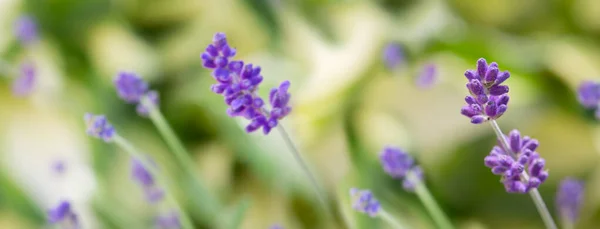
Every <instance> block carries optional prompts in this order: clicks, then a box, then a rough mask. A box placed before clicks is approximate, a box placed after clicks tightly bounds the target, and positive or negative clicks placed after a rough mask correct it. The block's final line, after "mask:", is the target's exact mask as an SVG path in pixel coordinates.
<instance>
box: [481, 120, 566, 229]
mask: <svg viewBox="0 0 600 229" xmlns="http://www.w3.org/2000/svg"><path fill="white" fill-rule="evenodd" d="M490 124H491V125H492V129H494V132H495V133H496V136H497V137H498V139H499V140H500V142H501V143H502V147H503V148H504V150H505V151H506V152H508V153H509V154H510V155H511V156H512V157H516V156H517V155H516V152H512V151H511V150H510V145H509V144H508V141H507V140H506V138H505V137H504V133H502V130H501V129H500V126H498V123H497V122H496V120H490ZM522 178H523V179H524V180H525V181H528V180H529V175H528V174H527V171H525V172H524V173H523V175H522ZM529 196H531V199H532V200H533V203H534V204H535V207H536V208H537V210H538V212H539V213H540V216H541V217H542V220H543V221H544V224H545V225H546V228H548V229H557V228H558V227H556V223H554V219H552V215H551V214H550V211H548V207H546V203H545V202H544V199H542V196H541V195H540V192H539V191H538V190H537V188H533V189H531V190H530V191H529Z"/></svg>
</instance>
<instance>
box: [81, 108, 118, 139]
mask: <svg viewBox="0 0 600 229" xmlns="http://www.w3.org/2000/svg"><path fill="white" fill-rule="evenodd" d="M84 120H85V123H86V124H87V131H86V132H87V134H88V135H90V136H92V137H96V138H100V139H103V140H104V141H105V142H110V141H112V138H113V136H114V135H115V129H114V128H113V126H112V125H111V124H110V123H109V122H108V120H107V119H106V117H105V116H104V115H93V114H90V113H86V114H85V115H84Z"/></svg>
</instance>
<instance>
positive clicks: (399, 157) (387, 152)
mask: <svg viewBox="0 0 600 229" xmlns="http://www.w3.org/2000/svg"><path fill="white" fill-rule="evenodd" d="M379 159H380V160H381V164H382V166H383V170H384V171H385V172H386V173H387V174H389V175H390V176H391V177H392V178H394V179H402V180H403V181H402V186H403V187H404V189H405V190H407V191H410V192H412V191H414V189H415V185H416V184H415V183H414V182H413V181H411V180H410V179H408V178H407V176H408V174H409V173H411V174H412V175H414V177H416V178H417V179H419V180H423V170H422V169H421V167H420V166H418V165H415V160H414V159H413V158H412V157H411V156H410V155H409V154H408V153H406V152H404V151H403V150H401V149H399V148H395V147H390V146H388V147H385V148H383V150H382V151H381V154H380V156H379Z"/></svg>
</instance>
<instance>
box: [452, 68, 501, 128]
mask: <svg viewBox="0 0 600 229" xmlns="http://www.w3.org/2000/svg"><path fill="white" fill-rule="evenodd" d="M465 77H467V80H468V81H469V82H468V83H467V89H469V92H470V93H471V95H469V96H467V97H465V102H467V105H465V106H463V107H462V109H461V114H462V115H464V116H467V117H469V118H470V119H471V123H473V124H481V123H483V122H486V121H488V120H495V119H498V118H500V117H501V116H502V115H503V114H504V112H506V109H507V108H508V100H509V96H508V94H507V93H508V90H509V89H508V86H506V85H502V83H503V82H504V81H506V80H507V79H508V78H509V77H510V73H509V72H508V71H504V72H500V70H499V69H498V64H496V62H492V63H491V64H489V65H488V64H487V62H486V61H485V59H483V58H481V59H479V60H478V61H477V69H475V70H467V71H466V72H465Z"/></svg>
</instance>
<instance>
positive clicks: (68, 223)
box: [48, 201, 80, 229]
mask: <svg viewBox="0 0 600 229" xmlns="http://www.w3.org/2000/svg"><path fill="white" fill-rule="evenodd" d="M48 222H49V223H51V224H60V225H61V226H62V228H65V229H78V228H80V227H79V220H78V219H77V215H75V213H74V212H73V209H72V208H71V203H69V202H68V201H61V202H60V203H59V204H58V205H57V206H56V207H54V208H52V209H50V210H48Z"/></svg>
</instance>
